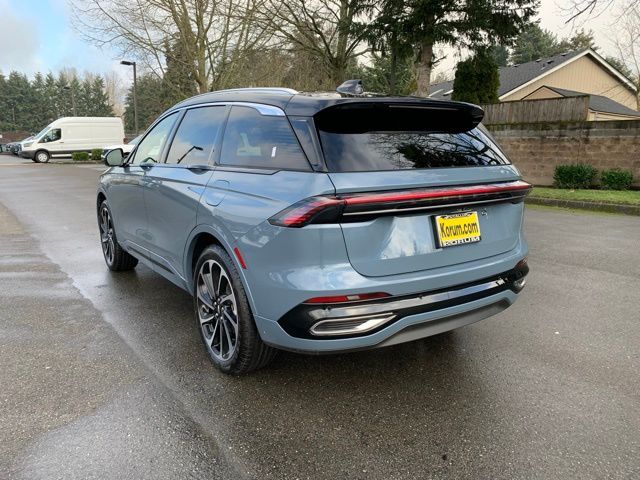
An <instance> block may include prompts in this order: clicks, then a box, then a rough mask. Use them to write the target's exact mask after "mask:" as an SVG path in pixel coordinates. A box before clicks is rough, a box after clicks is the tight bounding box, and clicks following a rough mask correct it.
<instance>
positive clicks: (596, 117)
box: [587, 110, 638, 122]
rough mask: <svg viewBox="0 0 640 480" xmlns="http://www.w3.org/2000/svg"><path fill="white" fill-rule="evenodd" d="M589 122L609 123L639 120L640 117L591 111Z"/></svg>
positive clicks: (588, 117) (588, 116)
mask: <svg viewBox="0 0 640 480" xmlns="http://www.w3.org/2000/svg"><path fill="white" fill-rule="evenodd" d="M587 120H588V121H589V122H605V121H607V122H608V121H613V120H638V117H632V116H630V115H616V114H614V113H604V112H596V111H594V110H589V114H588V115H587Z"/></svg>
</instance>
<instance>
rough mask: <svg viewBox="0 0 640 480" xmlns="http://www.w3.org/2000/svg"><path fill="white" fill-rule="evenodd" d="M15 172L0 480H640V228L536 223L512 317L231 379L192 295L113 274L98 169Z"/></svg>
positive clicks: (600, 219)
mask: <svg viewBox="0 0 640 480" xmlns="http://www.w3.org/2000/svg"><path fill="white" fill-rule="evenodd" d="M16 160H18V159H16V157H7V156H1V155H0V362H1V364H2V369H1V370H0V384H1V385H2V389H1V390H0V478H28V479H39V478H47V479H50V478H64V479H75V478H78V479H80V478H82V479H89V478H117V479H126V478H136V479H140V478H219V479H237V478H240V479H241V478H261V479H324V478H329V479H337V478H356V479H360V478H361V479H378V478H380V479H382V478H384V479H423V478H425V479H426V478H455V479H460V478H469V479H489V478H491V479H543V478H544V479H559V478H562V479H567V478H579V479H585V478H593V479H604V478H611V479H614V478H615V479H623V478H624V479H631V478H639V477H640V375H639V374H638V372H639V371H640V251H639V248H638V239H640V220H639V219H638V218H636V217H626V216H616V215H596V214H588V213H572V212H564V211H559V210H548V209H529V208H528V209H527V214H526V219H525V229H526V233H527V236H528V239H529V242H530V246H531V255H530V257H529V259H530V265H531V269H532V271H531V274H530V277H529V279H528V280H529V281H528V286H527V288H526V289H525V290H524V292H523V294H522V298H521V299H520V300H519V302H518V303H517V304H516V305H515V306H513V307H512V308H510V309H508V310H507V311H505V312H503V313H501V314H500V315H498V316H496V317H493V318H491V319H488V320H485V321H482V322H480V323H477V324H474V325H471V326H468V327H465V328H463V329H460V330H458V331H455V332H453V333H450V334H445V335H440V336H437V337H433V338H429V339H425V340H422V341H418V342H414V343H410V344H404V345H399V346H395V347H389V348H386V349H380V350H375V351H369V352H361V353H352V354H348V355H336V356H321V357H309V356H302V355H295V354H290V353H283V354H281V355H280V356H279V357H278V358H277V359H276V361H275V362H274V364H273V365H272V366H270V367H269V368H267V369H265V370H262V371H259V372H257V373H255V374H252V375H250V376H246V377H242V378H230V377H227V376H224V375H222V374H220V373H218V372H217V371H216V370H214V368H213V367H212V365H211V364H210V362H209V361H208V358H207V356H206V353H205V352H204V349H203V348H202V346H201V343H200V339H199V338H198V333H197V330H196V327H195V323H194V320H193V318H192V314H191V299H190V297H188V295H187V294H186V293H184V292H182V291H181V290H179V289H178V288H177V287H174V286H172V285H171V284H170V283H168V282H167V281H165V280H163V279H162V278H161V277H159V276H158V275H156V274H154V273H153V272H151V271H150V270H148V269H147V268H145V267H143V266H139V267H138V268H137V269H136V270H135V271H134V272H127V273H123V274H111V273H109V272H108V271H107V269H106V267H105V266H104V263H103V260H102V256H101V251H100V246H99V241H98V234H97V226H96V220H95V211H94V208H95V186H96V182H97V178H98V175H99V173H100V171H101V167H99V166H96V165H85V166H75V165H53V164H52V165H38V164H34V163H31V162H29V163H26V162H25V163H24V164H18V162H19V160H18V161H16ZM131 208H136V205H131Z"/></svg>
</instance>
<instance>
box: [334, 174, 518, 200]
mask: <svg viewBox="0 0 640 480" xmlns="http://www.w3.org/2000/svg"><path fill="white" fill-rule="evenodd" d="M530 188H531V185H530V184H528V183H527V182H523V181H521V180H518V181H516V182H508V183H496V184H491V185H471V186H462V187H447V188H430V189H425V190H409V191H404V192H383V193H372V194H368V193H365V194H357V195H353V196H350V197H346V198H345V202H346V204H347V205H362V204H372V203H395V202H407V201H408V202H411V201H415V200H428V199H434V198H447V197H457V196H461V195H465V196H466V195H484V194H488V193H500V192H511V191H514V190H529V189H530Z"/></svg>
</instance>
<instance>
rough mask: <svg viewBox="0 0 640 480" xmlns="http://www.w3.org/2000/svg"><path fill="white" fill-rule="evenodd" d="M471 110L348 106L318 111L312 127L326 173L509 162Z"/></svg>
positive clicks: (436, 106) (432, 106)
mask: <svg viewBox="0 0 640 480" xmlns="http://www.w3.org/2000/svg"><path fill="white" fill-rule="evenodd" d="M471 108H472V106H471V105H466V104H454V103H452V104H450V105H449V104H442V105H440V104H438V103H434V102H431V103H429V104H425V105H420V104H416V105H403V104H376V103H372V104H368V105H367V104H357V105H349V104H347V105H341V106H338V107H333V108H329V109H326V110H324V111H322V112H319V114H318V115H316V127H317V129H318V132H319V136H320V142H321V144H322V150H323V152H324V158H325V161H326V163H327V168H328V169H329V171H330V172H364V171H381V170H407V169H414V168H451V167H479V166H491V165H504V164H508V163H509V160H508V159H507V158H506V157H505V156H504V154H503V153H502V152H501V151H500V149H499V148H498V146H497V145H496V144H495V143H494V142H493V141H492V140H491V138H490V136H489V135H488V134H487V133H486V132H485V131H483V129H482V127H477V126H476V125H477V124H478V122H479V120H480V118H481V116H480V117H477V118H473V117H471V116H470V114H469V111H470V109H471ZM476 108H477V107H476ZM480 114H481V111H480Z"/></svg>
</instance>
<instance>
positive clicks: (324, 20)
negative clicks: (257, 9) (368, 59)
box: [260, 0, 372, 85]
mask: <svg viewBox="0 0 640 480" xmlns="http://www.w3.org/2000/svg"><path fill="white" fill-rule="evenodd" d="M371 7H372V3H371V2H366V1H362V0H284V1H281V0H266V1H265V4H264V8H263V10H262V12H261V15H260V21H261V24H262V25H264V26H265V27H266V28H268V29H270V30H272V31H273V32H275V34H276V36H277V37H278V38H280V39H281V40H282V41H283V43H284V44H290V45H292V46H293V47H294V48H295V49H297V50H300V51H304V52H307V53H308V54H310V55H313V56H315V57H317V58H318V59H319V60H320V62H321V64H322V66H323V67H324V69H325V71H326V73H327V74H328V75H329V77H330V78H331V80H332V82H333V83H334V85H337V84H339V83H341V82H343V81H344V80H345V79H346V78H345V75H346V72H347V69H348V67H349V65H350V64H353V63H354V62H355V59H356V58H358V57H359V56H360V55H363V54H364V53H365V52H366V51H367V47H366V46H364V40H365V36H366V29H365V28H364V26H363V24H362V23H360V20H362V19H363V18H364V16H365V14H366V12H367V11H368V10H369V9H370V8H371Z"/></svg>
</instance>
